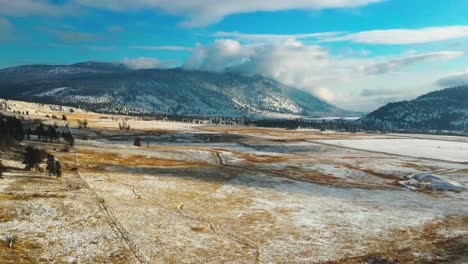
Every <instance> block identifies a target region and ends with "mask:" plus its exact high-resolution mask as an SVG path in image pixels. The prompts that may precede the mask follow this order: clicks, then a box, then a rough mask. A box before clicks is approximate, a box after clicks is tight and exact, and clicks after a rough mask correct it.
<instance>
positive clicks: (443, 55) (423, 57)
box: [364, 51, 465, 75]
mask: <svg viewBox="0 0 468 264" xmlns="http://www.w3.org/2000/svg"><path fill="white" fill-rule="evenodd" d="M463 55H465V52H462V51H438V52H430V53H424V54H418V55H414V56H406V57H403V58H397V59H391V60H388V61H385V62H379V63H375V64H373V65H370V66H366V67H365V68H364V72H365V73H366V74H371V75H373V74H385V73H388V72H394V71H399V70H401V69H402V68H405V67H409V66H412V65H415V64H419V63H426V62H434V61H444V60H451V59H454V58H457V57H460V56H463Z"/></svg>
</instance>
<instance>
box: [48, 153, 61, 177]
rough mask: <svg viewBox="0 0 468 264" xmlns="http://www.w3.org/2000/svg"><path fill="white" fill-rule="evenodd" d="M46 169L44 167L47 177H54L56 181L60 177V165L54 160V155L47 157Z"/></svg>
mask: <svg viewBox="0 0 468 264" xmlns="http://www.w3.org/2000/svg"><path fill="white" fill-rule="evenodd" d="M46 164H47V167H46V172H47V175H49V177H50V176H52V175H55V176H56V177H57V179H58V178H59V177H62V165H61V164H60V162H59V161H58V160H55V157H54V155H51V154H49V155H47V163H46Z"/></svg>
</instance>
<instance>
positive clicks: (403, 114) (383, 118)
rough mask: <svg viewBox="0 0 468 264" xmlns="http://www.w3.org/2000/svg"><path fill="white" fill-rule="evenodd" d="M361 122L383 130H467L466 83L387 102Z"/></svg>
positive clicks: (467, 103)
mask: <svg viewBox="0 0 468 264" xmlns="http://www.w3.org/2000/svg"><path fill="white" fill-rule="evenodd" d="M361 122H362V123H363V124H366V125H369V126H374V127H379V128H384V129H437V130H468V86H460V87H454V88H447V89H444V90H440V91H435V92H431V93H428V94H425V95H423V96H420V97H418V98H416V99H415V100H412V101H403V102H397V103H390V104H388V105H385V106H383V107H381V108H379V109H377V110H376V111H374V112H372V113H370V114H369V115H367V116H366V117H365V118H363V119H362V120H361Z"/></svg>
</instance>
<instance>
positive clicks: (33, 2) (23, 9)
mask: <svg viewBox="0 0 468 264" xmlns="http://www.w3.org/2000/svg"><path fill="white" fill-rule="evenodd" d="M0 7H1V8H0V15H4V16H62V15H76V13H77V8H76V6H73V5H71V4H60V5H59V4H53V3H51V2H50V1H47V0H0Z"/></svg>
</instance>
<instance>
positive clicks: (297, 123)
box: [244, 119, 360, 133]
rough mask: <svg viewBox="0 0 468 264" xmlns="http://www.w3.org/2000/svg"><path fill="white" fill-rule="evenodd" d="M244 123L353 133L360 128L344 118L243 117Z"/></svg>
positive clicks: (258, 125)
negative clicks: (316, 119)
mask: <svg viewBox="0 0 468 264" xmlns="http://www.w3.org/2000/svg"><path fill="white" fill-rule="evenodd" d="M244 125H247V126H257V127H271V128H286V129H298V128H310V129H319V130H321V131H324V130H334V131H346V132H352V133H355V132H357V131H359V130H360V127H359V125H358V124H356V123H353V122H348V121H345V120H321V121H315V120H305V119H245V120H244Z"/></svg>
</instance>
